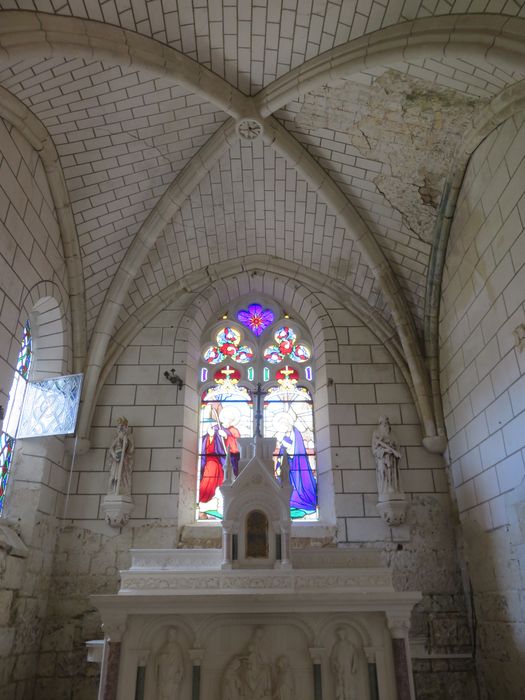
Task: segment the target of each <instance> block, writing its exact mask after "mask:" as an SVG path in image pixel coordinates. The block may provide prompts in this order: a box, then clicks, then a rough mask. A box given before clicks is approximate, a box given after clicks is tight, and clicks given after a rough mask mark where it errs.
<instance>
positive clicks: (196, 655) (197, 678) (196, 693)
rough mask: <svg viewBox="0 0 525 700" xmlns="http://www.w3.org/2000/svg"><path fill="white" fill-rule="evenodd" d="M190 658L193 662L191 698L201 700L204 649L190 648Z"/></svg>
mask: <svg viewBox="0 0 525 700" xmlns="http://www.w3.org/2000/svg"><path fill="white" fill-rule="evenodd" d="M189 654H190V659H191V663H192V676H191V700H200V694H201V661H202V656H203V654H204V649H190V650H189Z"/></svg>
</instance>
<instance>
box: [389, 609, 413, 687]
mask: <svg viewBox="0 0 525 700" xmlns="http://www.w3.org/2000/svg"><path fill="white" fill-rule="evenodd" d="M386 617H387V623H388V629H389V630H390V634H391V636H392V653H393V656H394V671H395V676H396V688H397V700H416V693H415V688H414V678H413V675H412V659H411V658H410V646H409V643H408V630H409V629H410V616H409V615H403V614H393V613H388V612H387V613H386Z"/></svg>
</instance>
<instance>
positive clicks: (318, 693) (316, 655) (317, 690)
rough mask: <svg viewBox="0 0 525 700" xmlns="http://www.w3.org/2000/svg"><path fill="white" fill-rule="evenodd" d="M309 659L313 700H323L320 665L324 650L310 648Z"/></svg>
mask: <svg viewBox="0 0 525 700" xmlns="http://www.w3.org/2000/svg"><path fill="white" fill-rule="evenodd" d="M309 651H310V658H311V659H312V671H313V679H314V700H323V678H322V673H321V669H322V663H323V654H324V649H323V648H322V647H310V649H309Z"/></svg>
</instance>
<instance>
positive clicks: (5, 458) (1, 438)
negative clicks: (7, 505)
mask: <svg viewBox="0 0 525 700" xmlns="http://www.w3.org/2000/svg"><path fill="white" fill-rule="evenodd" d="M14 446H15V440H14V438H12V437H10V436H9V435H7V434H6V433H0V512H1V511H2V510H3V507H4V500H5V492H6V488H7V481H8V479H9V472H10V469H11V460H12V459H13V449H14Z"/></svg>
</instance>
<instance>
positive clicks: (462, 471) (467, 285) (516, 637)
mask: <svg viewBox="0 0 525 700" xmlns="http://www.w3.org/2000/svg"><path fill="white" fill-rule="evenodd" d="M524 185H525V115H524V114H523V113H521V114H520V115H518V116H515V117H514V118H512V119H509V120H508V121H506V122H505V123H504V124H502V125H501V126H500V127H498V128H497V129H496V130H495V131H494V132H493V133H492V134H491V135H490V136H489V137H488V138H487V139H486V140H485V141H484V142H483V143H482V144H481V145H480V147H479V148H478V149H477V151H476V152H475V153H474V155H473V156H472V158H471V161H470V164H469V166H468V170H467V173H466V176H465V179H464V182H463V186H462V190H461V193H460V197H459V200H458V206H457V211H456V216H455V220H454V223H453V226H452V229H451V235H450V242H449V247H448V251H447V261H446V267H445V274H444V278H443V298H442V305H441V322H440V346H441V355H440V362H441V388H442V392H443V406H444V412H445V421H446V427H447V433H448V438H449V454H450V465H451V473H452V480H453V484H454V487H455V494H456V497H457V503H458V508H459V511H460V514H461V519H462V520H463V526H464V528H463V529H464V534H465V539H466V542H467V550H466V552H467V559H468V562H469V574H470V577H471V579H472V585H473V588H474V591H475V594H476V598H475V599H476V608H477V613H478V619H479V638H478V643H479V644H480V647H481V654H482V664H481V668H482V669H483V671H484V672H485V674H486V678H487V683H488V690H489V694H490V697H491V698H492V697H493V698H498V699H499V698H504V697H505V698H507V697H508V698H511V697H522V695H523V691H524V688H525V674H524V673H523V671H522V667H523V664H522V660H523V654H524V653H525V643H524V641H523V630H524V621H525V608H524V606H523V602H522V601H521V595H522V591H523V588H524V587H525V576H524V573H523V572H524V571H525V566H524V565H525V561H524V557H523V554H522V553H521V552H522V551H523V550H522V548H521V549H520V547H519V546H518V545H520V540H519V537H520V536H518V538H517V539H516V537H515V536H511V531H509V528H508V527H507V525H508V523H509V522H511V521H513V520H515V519H516V512H515V508H514V507H513V506H512V507H511V506H510V505H509V499H512V498H514V497H515V491H516V487H518V485H519V484H520V482H521V481H522V480H523V477H524V475H525V350H522V351H520V350H519V349H518V348H517V347H516V343H515V337H514V335H513V331H514V330H515V329H516V327H517V326H518V325H519V324H523V323H525V231H524V227H525V194H524V193H523V190H524ZM520 659H521V662H520Z"/></svg>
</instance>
